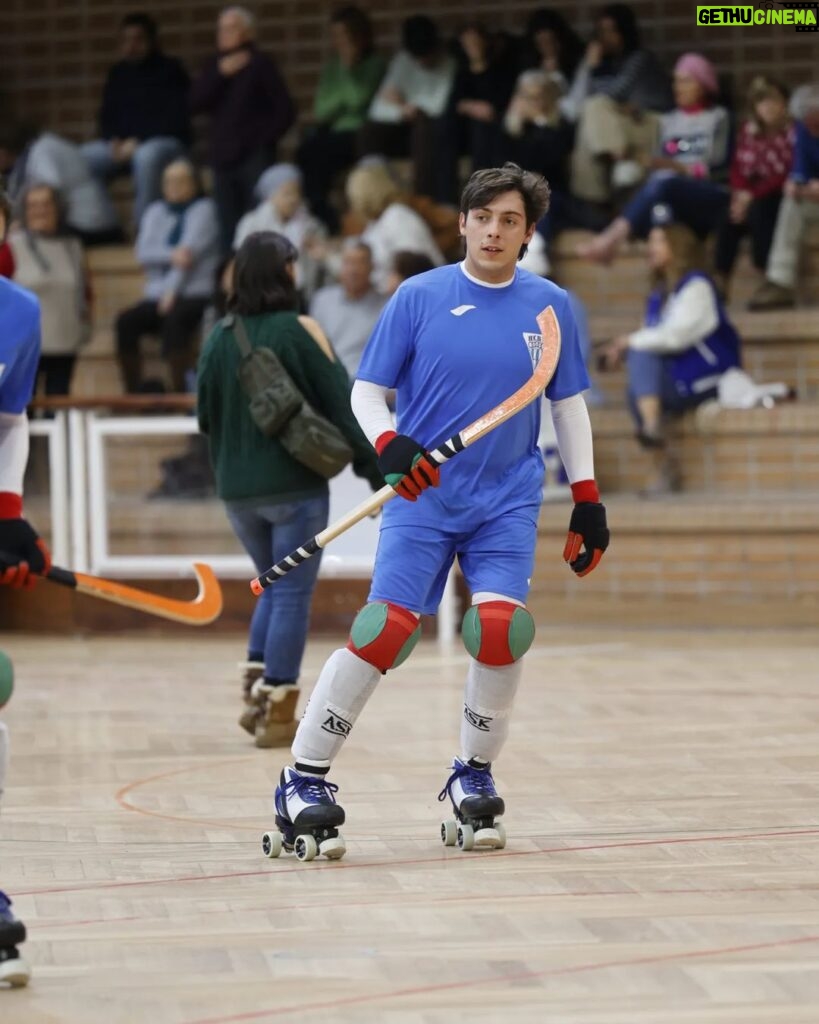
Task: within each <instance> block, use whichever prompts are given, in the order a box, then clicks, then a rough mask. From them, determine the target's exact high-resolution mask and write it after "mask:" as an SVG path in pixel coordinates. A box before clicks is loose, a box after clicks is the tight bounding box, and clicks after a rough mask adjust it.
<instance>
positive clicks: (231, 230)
mask: <svg viewBox="0 0 819 1024" xmlns="http://www.w3.org/2000/svg"><path fill="white" fill-rule="evenodd" d="M255 38H256V22H255V19H254V17H253V15H252V14H251V13H250V12H249V11H248V10H246V9H245V8H244V7H226V8H225V9H224V10H223V11H222V13H221V14H220V15H219V21H218V27H217V32H216V47H217V52H216V54H214V56H212V57H211V58H210V59H209V60H208V62H207V64H206V65H205V67H204V68H203V70H202V73H201V74H200V76H199V78H198V79H197V80H196V81H195V82H194V85H193V89H192V92H191V105H192V109H193V111H194V113H206V114H210V163H211V166H212V168H213V190H214V199H215V200H216V208H217V210H218V213H219V230H220V238H221V246H222V252H223V254H227V252H229V250H230V247H231V243H232V242H233V236H234V234H235V232H236V225H237V224H238V223H239V218H240V217H241V216H242V214H244V213H246V212H247V211H248V210H249V209H250V207H251V206H252V205H253V189H254V186H255V185H256V182H257V181H258V180H259V176H260V175H261V173H262V171H263V170H264V169H265V167H269V166H270V165H271V164H272V163H274V162H275V159H276V148H277V146H278V144H279V141H280V139H281V138H282V136H283V135H284V134H285V132H286V131H287V130H288V129H289V128H290V126H291V125H292V124H293V121H294V119H295V107H294V106H293V100H292V99H291V97H290V93H289V92H288V89H287V86H286V85H285V83H284V80H283V79H282V77H281V75H280V74H279V71H278V68H277V67H276V65H275V63H274V62H273V61H272V60H271V58H270V57H267V56H265V55H264V54H263V53H260V52H259V50H258V49H257V47H256V42H255Z"/></svg>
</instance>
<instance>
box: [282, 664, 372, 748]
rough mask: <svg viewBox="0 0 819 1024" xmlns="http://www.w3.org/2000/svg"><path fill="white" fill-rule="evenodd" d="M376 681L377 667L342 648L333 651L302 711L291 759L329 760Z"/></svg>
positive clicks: (359, 712) (339, 745) (359, 711)
mask: <svg viewBox="0 0 819 1024" xmlns="http://www.w3.org/2000/svg"><path fill="white" fill-rule="evenodd" d="M380 678H381V673H380V672H379V671H378V669H377V668H375V667H374V666H373V665H370V663H369V662H367V661H364V660H363V658H359V657H358V655H357V654H353V652H352V651H349V650H347V648H346V647H343V648H341V650H338V651H333V653H332V654H331V655H330V657H329V658H328V659H327V661H326V662H325V663H324V668H323V669H322V670H321V674H320V675H319V677H318V682H317V683H316V686H315V689H314V690H313V693H312V694H311V696H310V700H309V701H308V702H307V707H306V708H305V709H304V715H303V716H302V720H301V722H300V724H299V728H298V732H297V733H296V736H295V739H294V740H293V746H292V747H291V750H292V752H293V757H295V759H296V760H297V761H301V760H302V759H307V760H308V761H326V762H328V763H329V762H330V761H332V760H333V758H334V757H335V756H336V754H337V753H338V752H339V750H340V749H341V744H342V743H343V742H344V740H345V739H346V738H347V736H348V735H349V733H350V730H351V729H352V727H353V726H354V725H355V721H356V719H357V718H358V716H359V715H360V714H361V711H362V709H363V708H364V705H365V704H366V703H367V701H368V700H369V699H370V696H371V694H372V693H373V691H374V690H375V688H376V686H377V685H378V680H379V679H380Z"/></svg>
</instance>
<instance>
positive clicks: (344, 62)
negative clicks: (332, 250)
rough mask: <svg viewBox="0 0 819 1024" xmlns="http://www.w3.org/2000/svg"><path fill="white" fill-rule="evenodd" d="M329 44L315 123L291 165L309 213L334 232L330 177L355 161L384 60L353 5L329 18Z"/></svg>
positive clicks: (336, 220) (367, 20)
mask: <svg viewBox="0 0 819 1024" xmlns="http://www.w3.org/2000/svg"><path fill="white" fill-rule="evenodd" d="M330 43H331V45H332V47H333V50H334V51H335V52H334V54H333V56H332V57H331V58H330V59H329V60H328V61H327V63H326V64H325V65H324V66H323V68H322V69H321V76H320V78H319V83H318V87H317V88H316V95H315V97H314V99H313V120H314V122H315V123H314V125H313V126H312V128H311V129H310V130H309V131H308V133H307V134H306V136H305V138H304V141H303V142H302V144H301V146H299V150H298V154H297V156H296V162H297V163H298V165H299V167H301V169H302V172H303V174H304V190H305V194H306V196H307V201H308V203H309V204H310V209H311V210H312V211H313V212H314V213H315V214H316V216H318V217H320V218H321V219H322V220H323V221H324V223H325V224H326V225H327V227H328V229H329V231H330V233H331V234H336V233H337V231H338V227H339V218H338V212H337V210H336V209H335V208H334V207H333V205H332V204H331V202H330V199H329V195H330V191H331V189H332V186H333V181H334V179H335V177H336V175H337V174H338V173H339V172H340V171H346V170H347V169H348V168H349V167H352V165H353V164H354V163H355V161H356V156H357V137H358V132H359V130H360V129H361V127H362V125H363V124H364V122H365V120H366V118H367V111H368V110H369V107H370V103H371V102H372V99H373V96H375V93H376V91H377V89H378V86H379V85H380V83H381V79H382V78H383V77H384V72H385V70H386V68H387V62H386V60H385V59H384V57H383V56H382V55H381V54H380V53H377V52H376V50H375V49H374V46H373V29H372V22H371V21H370V18H369V15H367V14H365V13H364V11H362V10H361V8H360V7H356V6H355V5H354V4H350V5H348V6H346V7H341V8H339V9H338V10H336V11H335V12H334V13H333V14H332V15H331V16H330ZM273 230H275V229H273Z"/></svg>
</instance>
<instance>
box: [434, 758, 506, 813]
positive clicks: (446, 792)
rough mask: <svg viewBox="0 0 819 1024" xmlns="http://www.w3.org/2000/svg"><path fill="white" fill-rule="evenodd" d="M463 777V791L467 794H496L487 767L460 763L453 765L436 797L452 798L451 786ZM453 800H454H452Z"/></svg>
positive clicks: (441, 799) (490, 773) (442, 799)
mask: <svg viewBox="0 0 819 1024" xmlns="http://www.w3.org/2000/svg"><path fill="white" fill-rule="evenodd" d="M458 779H463V783H464V792H465V793H467V794H468V795H469V796H497V795H498V793H497V790H496V789H495V780H494V779H493V778H492V772H491V771H490V770H489V768H488V767H487V768H473V767H472V765H471V764H460V765H458V766H457V767H455V768H454V769H453V771H452V774H451V775H450V776H449V778H448V779H447V780H446V785H445V786H444V788H443V789H442V790H441V792H440V793H439V794H438V799H439V800H440V801H441V802H443V801H444V800H446V798H447V797H449V798H450V800H451V799H452V787H453V786H454V785H455V783H456V782H457V781H458ZM452 802H453V803H454V802H455V801H454V800H453V801H452Z"/></svg>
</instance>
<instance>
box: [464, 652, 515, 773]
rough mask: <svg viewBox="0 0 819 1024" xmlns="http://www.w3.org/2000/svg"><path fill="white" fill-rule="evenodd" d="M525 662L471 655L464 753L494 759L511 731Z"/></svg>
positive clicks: (466, 757)
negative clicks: (492, 660)
mask: <svg viewBox="0 0 819 1024" xmlns="http://www.w3.org/2000/svg"><path fill="white" fill-rule="evenodd" d="M522 671H523V663H522V662H521V661H516V662H514V663H513V664H511V665H482V664H481V663H480V662H479V661H475V659H474V658H470V659H469V671H468V672H467V674H466V687H465V688H464V717H463V721H462V722H461V757H462V758H463V760H464V761H468V760H469V759H470V758H473V757H476V758H479V759H480V760H482V761H494V760H495V758H496V757H497V756H498V754H499V753H500V752H501V747H503V744H504V742H505V741H506V736H507V733H508V732H509V713H510V712H511V710H512V703H513V702H514V699H515V693H516V692H517V689H518V683H519V682H520V677H521V673H522Z"/></svg>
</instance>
